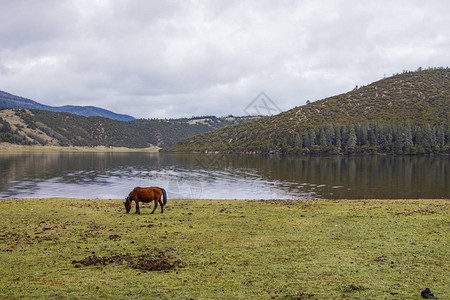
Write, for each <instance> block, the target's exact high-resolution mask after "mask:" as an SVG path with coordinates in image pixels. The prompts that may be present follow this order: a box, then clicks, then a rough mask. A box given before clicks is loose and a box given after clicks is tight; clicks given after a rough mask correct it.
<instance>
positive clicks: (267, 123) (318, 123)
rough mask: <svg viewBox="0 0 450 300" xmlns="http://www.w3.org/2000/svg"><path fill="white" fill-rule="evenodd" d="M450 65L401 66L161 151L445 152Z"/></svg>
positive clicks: (449, 140) (449, 143)
mask: <svg viewBox="0 0 450 300" xmlns="http://www.w3.org/2000/svg"><path fill="white" fill-rule="evenodd" d="M449 75H450V70H449V69H448V68H438V69H427V70H418V71H416V72H404V73H402V74H398V75H395V76H392V77H390V78H386V79H382V80H380V81H377V82H374V83H372V84H370V85H368V86H363V87H360V88H355V89H354V90H353V91H351V92H348V93H345V94H341V95H337V96H333V97H329V98H326V99H323V100H320V101H316V102H313V103H310V104H307V105H304V106H300V107H295V108H293V109H291V110H289V111H286V112H283V113H280V114H278V115H276V116H272V117H269V118H265V119H261V120H257V121H253V122H249V123H245V124H240V125H235V126H231V127H226V128H222V129H219V130H215V131H212V132H208V133H205V134H201V135H198V136H195V137H191V138H187V139H184V140H182V141H181V142H180V143H179V144H177V145H175V146H173V147H170V148H168V149H165V150H166V151H221V152H252V153H271V152H282V153H333V154H338V153H373V152H377V153H398V154H415V153H449V150H450V131H449V113H450V92H449V88H450V81H449Z"/></svg>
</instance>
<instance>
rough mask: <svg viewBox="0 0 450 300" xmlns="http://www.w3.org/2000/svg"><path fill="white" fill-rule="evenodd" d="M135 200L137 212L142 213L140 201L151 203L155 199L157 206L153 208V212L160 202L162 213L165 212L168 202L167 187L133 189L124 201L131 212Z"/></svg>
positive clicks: (127, 209)
mask: <svg viewBox="0 0 450 300" xmlns="http://www.w3.org/2000/svg"><path fill="white" fill-rule="evenodd" d="M161 196H163V201H164V202H161ZM133 201H134V202H136V214H140V213H141V210H140V209H139V201H141V202H144V203H150V202H152V201H155V208H154V209H153V211H152V213H154V212H155V210H156V208H157V207H158V202H159V204H160V205H161V213H163V212H164V209H163V207H164V205H166V203H167V193H166V190H165V189H162V188H159V187H146V188H141V187H137V188H134V190H132V191H131V193H130V194H129V195H128V197H127V199H126V201H125V202H124V203H123V204H124V205H125V209H126V211H127V213H129V212H130V210H131V203H132V202H133Z"/></svg>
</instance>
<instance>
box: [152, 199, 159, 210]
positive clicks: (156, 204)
mask: <svg viewBox="0 0 450 300" xmlns="http://www.w3.org/2000/svg"><path fill="white" fill-rule="evenodd" d="M157 207H158V201H157V200H156V199H155V208H154V209H153V210H152V212H151V213H154V212H155V210H156V208H157Z"/></svg>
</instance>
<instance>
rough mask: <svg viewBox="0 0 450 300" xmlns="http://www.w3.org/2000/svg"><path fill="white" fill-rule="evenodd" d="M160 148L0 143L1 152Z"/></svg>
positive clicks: (134, 150) (102, 150) (135, 150)
mask: <svg viewBox="0 0 450 300" xmlns="http://www.w3.org/2000/svg"><path fill="white" fill-rule="evenodd" d="M159 149H160V148H159V147H151V148H125V147H106V146H96V147H81V146H80V147H77V146H67V147H63V146H51V145H48V146H41V145H31V146H29V145H16V144H10V143H0V151H4V152H8V151H27V152H34V151H48V152H51V151H80V152H158V151H159Z"/></svg>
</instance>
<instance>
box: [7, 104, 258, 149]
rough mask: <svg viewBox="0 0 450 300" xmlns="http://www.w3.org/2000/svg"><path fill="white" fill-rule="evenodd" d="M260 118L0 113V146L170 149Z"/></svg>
mask: <svg viewBox="0 0 450 300" xmlns="http://www.w3.org/2000/svg"><path fill="white" fill-rule="evenodd" d="M257 118H259V117H233V116H228V117H223V118H217V117H214V116H205V117H196V118H191V119H187V118H186V119H170V120H161V119H147V120H144V119H139V120H133V121H128V122H125V121H118V120H113V119H110V118H104V117H84V116H79V115H76V114H71V113H65V112H52V111H48V110H38V109H0V142H7V143H12V144H20V145H44V146H46V145H55V146H88V147H91V146H112V147H127V148H147V147H150V146H158V147H169V146H172V145H174V144H175V143H177V142H178V141H179V140H180V139H183V138H186V137H189V136H192V135H197V134H201V133H204V132H207V131H211V130H214V129H218V128H221V127H223V126H228V125H232V124H237V123H241V122H246V121H248V120H254V119H257Z"/></svg>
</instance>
